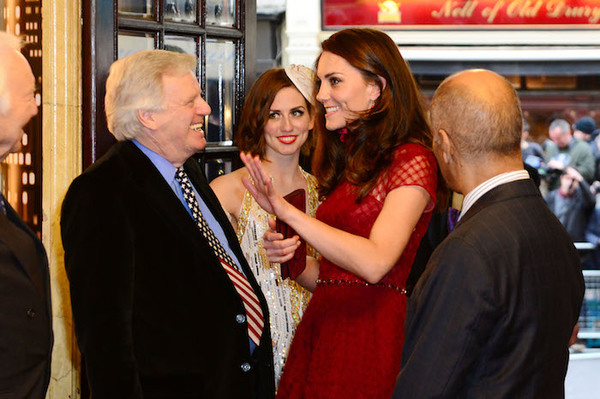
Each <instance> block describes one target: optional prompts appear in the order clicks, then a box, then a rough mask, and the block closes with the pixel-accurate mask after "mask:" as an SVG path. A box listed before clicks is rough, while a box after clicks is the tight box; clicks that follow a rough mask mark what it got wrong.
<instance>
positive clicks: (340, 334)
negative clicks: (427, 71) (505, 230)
mask: <svg viewBox="0 0 600 399" xmlns="http://www.w3.org/2000/svg"><path fill="white" fill-rule="evenodd" d="M322 49H323V52H322V54H321V55H320V56H319V59H318V60H317V82H316V84H317V91H318V93H317V100H318V101H319V102H320V103H321V104H322V107H319V108H320V110H319V109H318V110H317V119H318V120H317V121H316V126H315V128H316V129H317V131H318V133H319V137H318V145H317V150H316V153H315V156H314V160H313V172H314V174H315V176H316V177H317V178H318V180H319V189H320V194H321V195H322V196H323V197H324V198H325V201H324V202H323V203H322V204H321V206H320V207H319V209H318V210H317V218H316V219H313V218H310V217H309V216H307V215H306V214H305V213H303V212H300V211H298V210H296V209H295V208H294V207H292V206H291V205H289V204H288V203H287V202H285V201H284V200H283V199H282V197H281V196H280V195H279V194H278V193H277V192H275V190H274V189H273V186H272V184H271V181H270V178H269V176H268V175H267V174H266V173H265V172H264V170H262V169H261V167H260V162H258V161H257V160H256V159H255V158H252V157H251V156H250V155H249V154H242V155H241V158H242V160H243V161H244V163H245V164H246V166H247V167H248V169H249V170H251V174H252V177H253V179H254V181H255V182H256V185H255V186H252V185H250V184H249V183H248V182H247V183H248V184H246V187H247V188H248V189H249V190H250V191H251V193H252V194H253V195H254V196H255V198H256V199H257V201H258V202H259V204H261V206H263V207H264V208H265V209H266V210H267V211H269V212H271V213H273V214H275V215H277V217H278V218H280V219H281V220H283V221H284V222H286V223H287V224H288V225H290V227H292V228H293V229H294V230H295V231H296V232H297V233H298V235H300V236H301V237H302V238H303V239H305V240H306V241H307V242H308V243H309V244H310V245H312V246H313V247H314V248H316V249H317V250H318V252H319V253H320V254H321V255H322V259H321V260H320V272H319V275H318V278H317V276H316V275H315V279H316V289H315V291H314V293H313V297H312V300H311V302H310V303H309V305H308V308H307V310H306V313H305V314H304V318H303V319H302V322H301V323H300V325H299V326H298V329H297V331H296V335H295V338H294V340H293V342H292V346H291V348H290V355H289V358H288V361H287V363H286V366H285V368H284V370H283V377H282V379H281V383H280V386H279V390H278V394H277V395H278V397H279V398H310V399H315V398H328V399H332V398H333V399H335V398H340V399H349V398H369V399H373V398H389V397H390V396H391V394H392V390H393V387H394V383H395V379H396V376H397V374H398V371H399V369H400V355H401V352H402V343H403V340H404V318H405V312H406V289H405V287H406V285H405V284H406V279H407V277H408V274H409V272H410V268H411V265H412V263H413V260H414V256H415V253H416V250H417V247H418V246H419V242H420V241H421V238H422V237H423V235H424V234H425V231H426V229H427V225H428V222H429V219H430V218H431V212H432V210H433V208H434V205H435V199H436V187H437V165H436V161H435V158H434V156H433V154H432V152H431V151H430V149H431V144H432V136H431V132H430V129H429V126H428V124H427V121H426V115H425V111H424V109H423V108H422V105H421V101H420V94H419V92H418V90H417V87H416V84H415V81H414V78H413V77H412V75H411V73H410V70H409V68H408V66H407V64H406V63H405V62H404V60H403V59H402V57H401V55H400V53H399V51H398V48H397V46H396V44H395V43H394V42H393V41H392V40H391V39H390V38H389V36H387V35H386V34H384V33H383V32H380V31H377V30H372V29H346V30H342V31H340V32H337V33H335V34H334V35H332V36H331V37H330V38H329V39H327V40H325V41H324V42H323V43H322ZM319 112H320V114H319ZM267 236H269V233H267V234H266V236H265V238H267V240H270V241H267V242H265V247H267V246H268V247H269V248H268V254H269V258H270V260H271V261H278V262H282V261H285V260H288V259H289V258H290V257H291V254H290V252H293V250H294V249H295V247H296V245H298V244H297V237H294V238H291V239H286V240H282V239H281V238H282V236H281V235H280V234H275V233H272V234H271V237H267ZM275 239H277V240H275ZM315 262H317V261H316V260H314V259H311V258H309V259H308V265H307V266H308V267H307V268H306V270H305V272H304V274H310V273H315V270H318V268H315V267H314V266H315V265H314V264H313V263H315ZM304 277H306V276H304ZM432 361H435V360H434V359H432Z"/></svg>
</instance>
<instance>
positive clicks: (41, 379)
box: [0, 32, 52, 399]
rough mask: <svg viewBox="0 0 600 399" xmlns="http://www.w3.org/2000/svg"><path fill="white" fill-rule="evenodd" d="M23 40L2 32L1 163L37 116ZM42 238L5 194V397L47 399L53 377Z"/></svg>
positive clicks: (0, 340) (0, 207) (1, 343)
mask: <svg viewBox="0 0 600 399" xmlns="http://www.w3.org/2000/svg"><path fill="white" fill-rule="evenodd" d="M20 49H21V40H20V39H19V38H17V37H15V36H13V35H10V34H8V33H5V32H0V162H1V161H3V160H4V159H6V157H7V156H8V155H9V154H10V153H11V152H14V151H17V150H19V148H20V147H21V137H22V136H23V127H24V126H25V125H27V123H28V122H29V120H30V119H31V117H33V116H34V115H35V114H37V104H36V101H35V98H34V92H35V78H34V76H33V73H32V72H31V68H30V67H29V64H28V63H27V60H26V59H25V57H23V55H21V52H20ZM49 280H50V279H49V275H48V260H47V258H46V252H45V251H44V247H43V246H42V243H41V242H40V240H39V239H38V238H37V237H36V235H35V234H34V233H33V232H32V231H31V230H30V229H29V228H28V227H27V226H26V225H25V223H23V221H22V220H21V219H20V218H19V216H17V214H16V212H15V210H14V209H13V208H12V207H11V206H10V204H9V203H8V202H6V201H5V199H4V197H3V196H1V195H0V398H6V399H8V398H10V399H43V398H44V397H45V396H46V390H47V388H48V383H49V381H50V356H51V352H52V312H51V307H50V285H49Z"/></svg>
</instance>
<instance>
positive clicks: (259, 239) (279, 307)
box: [211, 66, 318, 384]
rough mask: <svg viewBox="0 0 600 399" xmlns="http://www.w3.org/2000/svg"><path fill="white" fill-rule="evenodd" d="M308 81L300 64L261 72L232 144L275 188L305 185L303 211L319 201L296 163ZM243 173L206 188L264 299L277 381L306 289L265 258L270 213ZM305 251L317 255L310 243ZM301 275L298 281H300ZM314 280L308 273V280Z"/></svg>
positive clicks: (305, 132)
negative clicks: (255, 157)
mask: <svg viewBox="0 0 600 399" xmlns="http://www.w3.org/2000/svg"><path fill="white" fill-rule="evenodd" d="M312 86H313V72H312V70H310V69H309V68H307V67H303V66H291V67H288V68H286V69H283V68H275V69H271V70H268V71H266V72H265V73H264V74H262V75H261V76H260V77H259V78H258V80H257V81H256V83H254V85H253V86H252V89H251V90H250V93H249V95H248V97H247V98H246V102H245V104H244V108H243V111H242V117H241V121H240V127H239V129H238V131H237V132H236V144H237V145H238V146H239V148H240V150H241V151H251V152H252V153H255V154H259V156H260V158H261V160H262V164H263V166H264V168H265V170H267V171H268V173H269V175H270V176H271V177H272V180H273V184H274V185H275V186H276V187H277V189H278V191H279V192H282V193H291V192H293V191H295V190H297V189H304V191H305V193H306V209H305V212H306V213H307V214H309V215H311V216H314V215H315V211H316V208H317V206H318V197H317V190H316V179H315V178H314V177H313V176H312V175H310V174H308V173H307V172H305V171H304V170H302V168H301V167H300V166H299V159H300V153H301V151H302V150H303V149H304V150H307V149H308V148H309V143H310V140H309V136H310V135H311V132H310V130H311V129H312V126H313V121H312V114H311V111H312V105H311V102H312V97H311V95H312V91H311V90H312ZM247 176H248V171H247V170H246V168H241V169H238V170H236V171H234V172H232V173H230V174H228V175H224V176H221V177H218V178H217V179H215V180H213V182H212V183H211V187H212V189H213V190H214V192H215V193H216V195H217V197H218V198H219V201H221V204H222V206H223V208H224V209H225V211H226V212H227V213H228V214H229V215H230V219H231V221H232V224H233V225H234V227H235V229H236V231H237V235H238V239H239V241H240V245H241V247H242V250H243V251H244V255H245V257H246V259H247V261H248V264H249V265H250V267H251V268H252V271H253V273H254V275H255V277H256V280H257V281H258V284H259V285H260V287H261V289H262V291H263V293H264V294H265V297H266V299H267V302H268V303H269V313H270V326H271V337H272V340H273V356H274V365H275V370H274V372H275V381H276V384H278V382H279V378H280V377H281V372H282V369H283V365H284V363H285V361H286V359H287V354H288V349H289V347H290V343H291V341H292V337H293V335H294V332H295V331H296V326H297V325H298V323H299V322H300V319H301V318H302V315H303V313H304V309H305V308H306V305H307V304H308V300H309V298H310V292H309V291H307V290H306V289H304V288H302V287H301V286H300V285H299V284H298V283H297V282H296V281H293V280H291V279H289V278H288V279H282V277H281V270H280V265H279V264H278V263H277V264H275V263H269V260H268V259H267V256H266V253H265V250H264V248H263V245H262V243H263V235H264V234H265V232H266V231H267V230H268V229H269V224H268V222H269V218H272V215H269V214H268V213H267V212H266V211H264V210H263V209H262V208H261V207H260V206H259V205H258V204H257V203H256V201H255V200H254V198H253V197H252V195H250V193H249V192H248V191H247V190H246V189H245V187H244V185H243V184H242V178H243V177H247ZM307 254H308V255H309V256H311V255H312V256H313V257H314V256H315V255H316V254H315V253H314V250H312V249H311V248H308V252H307ZM307 274H310V273H307ZM301 277H302V276H301ZM301 277H300V278H298V279H297V281H300V282H302V281H303V280H302V278H301ZM314 280H315V278H314V276H313V278H312V281H313V284H314Z"/></svg>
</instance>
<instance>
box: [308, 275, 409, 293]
mask: <svg viewBox="0 0 600 399" xmlns="http://www.w3.org/2000/svg"><path fill="white" fill-rule="evenodd" d="M317 285H339V286H347V287H379V288H390V289H392V290H396V291H398V292H399V293H401V294H402V295H406V292H407V291H406V288H402V287H398V286H397V285H395V284H391V283H377V284H371V283H368V282H366V281H352V280H338V279H320V278H318V279H317Z"/></svg>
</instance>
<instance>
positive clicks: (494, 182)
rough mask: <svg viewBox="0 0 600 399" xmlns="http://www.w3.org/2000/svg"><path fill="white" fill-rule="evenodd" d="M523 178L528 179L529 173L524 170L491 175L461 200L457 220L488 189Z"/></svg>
mask: <svg viewBox="0 0 600 399" xmlns="http://www.w3.org/2000/svg"><path fill="white" fill-rule="evenodd" d="M525 179H529V173H527V171H526V170H515V171H512V172H506V173H501V174H499V175H496V176H494V177H492V178H491V179H489V180H486V181H484V182H483V183H481V184H480V185H478V186H477V187H475V188H474V189H473V190H471V191H470V192H469V193H468V194H467V195H466V196H465V199H464V200H463V206H462V210H461V211H460V215H459V216H458V220H460V218H462V217H463V215H464V214H466V213H467V211H468V210H469V208H471V207H472V206H473V204H474V203H475V202H477V200H478V199H479V198H481V197H482V196H483V195H484V194H485V193H487V192H488V191H490V190H492V189H493V188H496V187H498V186H500V185H502V184H506V183H510V182H513V181H517V180H525Z"/></svg>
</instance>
